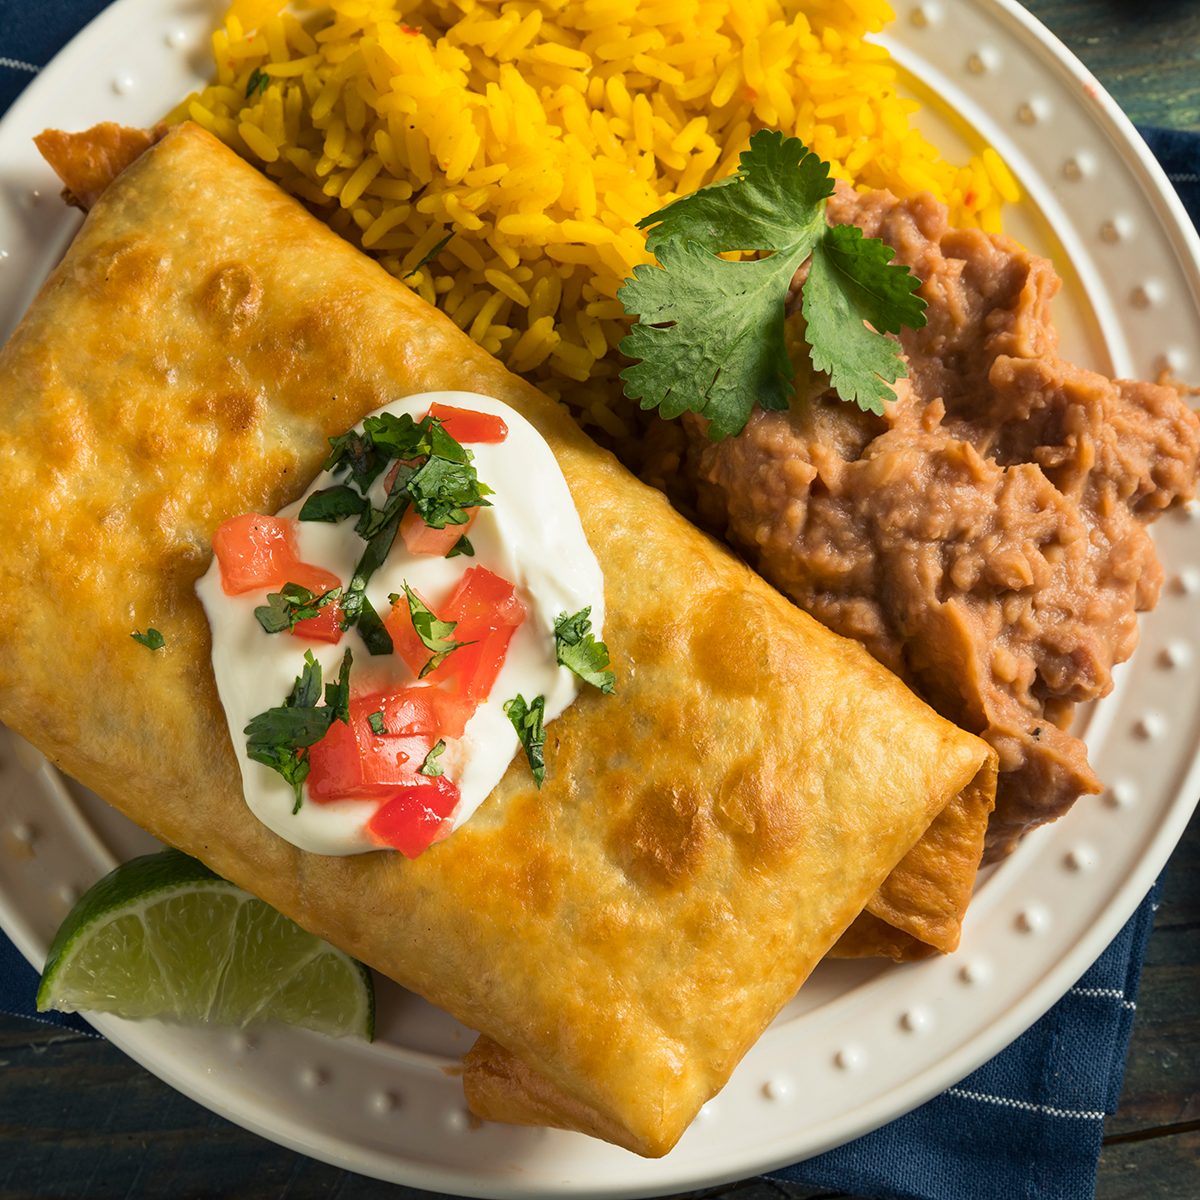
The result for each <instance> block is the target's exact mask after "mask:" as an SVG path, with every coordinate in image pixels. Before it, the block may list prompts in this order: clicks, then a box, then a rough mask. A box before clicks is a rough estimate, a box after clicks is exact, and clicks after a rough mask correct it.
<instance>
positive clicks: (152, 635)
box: [129, 626, 167, 650]
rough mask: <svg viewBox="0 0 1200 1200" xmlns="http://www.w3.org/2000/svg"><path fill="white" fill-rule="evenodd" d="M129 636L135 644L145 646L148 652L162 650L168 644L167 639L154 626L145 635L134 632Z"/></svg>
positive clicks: (137, 631)
mask: <svg viewBox="0 0 1200 1200" xmlns="http://www.w3.org/2000/svg"><path fill="white" fill-rule="evenodd" d="M129 636H130V637H131V638H133V640H134V641H135V642H139V643H141V645H143V646H145V647H146V649H147V650H161V649H162V648H163V647H164V646H165V645H166V644H167V640H166V638H164V637H163V635H162V634H161V633H159V631H158V630H157V629H155V628H154V627H153V626H151V627H150V628H149V629H147V630H146V632H145V633H142V632H140V631H139V630H134V632H133V633H131V634H130V635H129Z"/></svg>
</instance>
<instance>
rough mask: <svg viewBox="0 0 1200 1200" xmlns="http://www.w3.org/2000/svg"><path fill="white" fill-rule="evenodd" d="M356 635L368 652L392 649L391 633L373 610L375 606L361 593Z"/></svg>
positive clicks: (390, 650) (374, 652)
mask: <svg viewBox="0 0 1200 1200" xmlns="http://www.w3.org/2000/svg"><path fill="white" fill-rule="evenodd" d="M358 636H359V637H360V638H362V640H363V643H364V644H365V645H366V647H367V652H368V653H369V654H373V655H375V654H391V653H392V650H393V648H394V647H393V646H392V635H391V634H390V633H388V631H387V626H386V625H385V624H384V623H383V619H382V618H381V617H380V615H379V614H378V613H377V612H376V611H375V606H374V605H373V604H372V603H371V601H370V600H369V599H368V598H367V594H366V592H364V593H363V594H362V599H361V601H360V603H359V610H358Z"/></svg>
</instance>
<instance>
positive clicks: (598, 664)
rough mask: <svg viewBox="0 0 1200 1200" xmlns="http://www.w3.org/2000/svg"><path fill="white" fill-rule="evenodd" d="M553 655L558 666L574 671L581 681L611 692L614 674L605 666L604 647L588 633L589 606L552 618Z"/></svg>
mask: <svg viewBox="0 0 1200 1200" xmlns="http://www.w3.org/2000/svg"><path fill="white" fill-rule="evenodd" d="M554 657H555V658H556V659H557V661H558V663H559V665H560V666H564V667H567V668H568V669H569V670H571V671H574V672H575V674H576V675H578V676H579V678H580V679H582V680H583V681H584V683H590V684H591V685H592V687H597V688H599V689H600V690H601V691H602V692H603V693H604V694H605V695H606V696H607V695H610V694H611V693H612V690H613V688H614V687H615V686H616V682H617V677H616V676H615V675H614V674H613V673H612V671H610V670H608V663H609V659H608V647H607V646H606V645H605V644H604V643H603V642H598V641H596V635H595V634H594V633H592V608H591V605H588V607H587V608H581V609H580V610H579V611H578V612H577V613H574V614H571V615H568V614H567V613H563V614H562V615H561V616H560V617H557V618H555V621H554Z"/></svg>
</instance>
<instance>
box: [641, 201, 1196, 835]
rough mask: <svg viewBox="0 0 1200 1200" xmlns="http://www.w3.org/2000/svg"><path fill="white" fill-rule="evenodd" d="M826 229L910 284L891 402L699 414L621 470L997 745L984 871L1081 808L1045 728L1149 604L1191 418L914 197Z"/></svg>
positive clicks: (1101, 672) (1107, 684)
mask: <svg viewBox="0 0 1200 1200" xmlns="http://www.w3.org/2000/svg"><path fill="white" fill-rule="evenodd" d="M828 212H829V219H830V221H832V222H834V223H837V224H842V223H854V224H856V225H859V226H861V227H862V229H863V230H864V232H865V233H866V234H867V235H868V236H869V237H878V238H881V239H883V241H885V242H886V243H887V244H888V245H889V246H891V247H893V249H894V250H895V251H896V256H897V258H898V259H899V261H901V262H903V263H905V264H907V265H908V266H909V267H910V268H911V269H912V270H913V272H914V273H915V274H916V275H917V276H918V278H920V279H921V280H922V281H923V283H922V286H921V289H920V295H921V296H923V297H924V299H925V300H926V301H927V302H928V305H929V309H928V313H927V316H928V323H927V324H926V326H925V327H924V328H923V329H920V330H915V331H906V332H905V333H904V334H903V335H902V336H901V338H900V341H901V343H902V346H903V349H904V352H905V355H906V357H907V361H908V370H909V379H908V380H902V381H901V382H900V383H899V385H898V386H897V389H896V390H897V396H896V400H895V401H894V402H893V403H891V404H889V405H887V411H886V412H885V413H884V415H883V416H881V417H876V416H872V415H870V414H866V413H863V412H860V411H859V410H858V409H857V408H856V407H855V406H854V405H852V404H847V403H844V402H842V401H840V400H838V398H837V397H836V396H835V395H833V394H832V393H830V392H829V391H828V390H825V391H824V392H821V390H820V387H821V384H820V382H818V383H817V385H816V386H815V387H814V388H810V389H808V390H809V395H807V396H799V397H798V399H797V400H796V401H795V402H794V403H793V404H792V407H791V410H790V411H788V412H762V411H756V412H755V414H754V415H753V416H752V417H751V419H750V422H749V424H748V425H747V427H746V429H745V430H744V431H743V432H742V433H741V434H740V435H739V436H737V437H734V438H729V439H727V440H725V441H722V442H717V443H714V442H710V441H709V440H708V438H707V436H706V431H705V422H703V421H702V420H701V419H699V418H696V417H693V416H688V417H686V418H685V420H684V421H683V422H682V423H680V424H671V425H667V424H666V423H659V425H658V427H657V428H656V429H655V431H654V432H653V434H652V435H651V439H650V441H651V448H650V452H649V454H648V456H647V459H646V464H647V465H646V467H645V470H644V472H643V473H644V474H645V476H646V477H647V479H648V481H649V482H652V483H655V484H656V485H657V486H660V487H663V488H664V489H665V490H666V491H668V493H669V494H671V495H672V497H673V498H674V499H675V500H676V501H677V502H679V503H681V504H682V505H683V506H684V507H685V508H689V509H692V510H693V511H694V513H695V514H696V515H697V516H698V518H699V519H700V521H701V522H702V523H703V524H705V525H706V526H708V527H709V528H711V529H712V530H713V531H714V532H716V533H717V534H719V535H721V536H723V537H724V538H725V539H726V540H727V541H729V542H730V543H731V544H732V545H734V546H735V547H736V548H738V549H739V550H740V551H741V552H742V553H743V554H744V556H745V557H746V558H747V559H748V560H749V562H750V563H751V564H752V565H753V566H755V567H756V568H757V569H758V571H759V572H760V573H761V574H762V575H764V576H765V577H766V578H767V579H769V580H770V581H771V582H772V583H774V584H775V585H776V586H777V587H778V588H780V589H781V590H782V591H783V592H785V593H786V594H787V595H788V596H790V597H791V598H792V599H793V600H794V601H795V602H796V603H797V604H799V605H800V606H801V607H803V608H805V609H807V610H808V611H809V612H810V613H812V614H813V615H814V616H816V617H817V618H818V619H819V620H821V621H823V622H824V623H825V624H826V625H828V626H830V627H831V628H833V629H835V630H837V631H838V632H840V633H842V634H845V635H847V636H849V637H853V638H856V639H858V640H859V641H860V642H862V643H863V644H864V645H865V646H866V647H867V648H868V649H869V650H870V651H871V652H872V653H873V654H874V655H875V657H876V658H878V659H879V660H880V661H881V662H883V663H885V664H886V665H887V666H888V667H890V668H891V669H892V670H893V671H895V672H896V673H897V674H898V675H900V676H901V677H902V678H904V679H905V680H907V681H908V683H909V684H910V685H911V686H912V687H913V688H914V689H915V690H916V691H917V692H918V693H919V694H920V695H922V696H923V697H924V698H925V699H926V700H927V701H928V702H929V703H930V704H931V705H933V707H934V708H936V709H938V710H939V711H940V712H941V713H942V714H943V715H945V716H947V717H949V718H950V719H952V720H953V721H955V722H956V723H957V724H959V725H961V726H963V727H964V728H966V729H969V730H971V731H973V732H976V733H979V734H981V735H982V736H983V737H984V738H986V739H987V740H988V741H989V742H990V743H991V744H992V745H993V746H994V747H995V748H996V750H997V752H998V754H999V757H1000V770H1001V775H1000V785H999V789H998V792H997V800H996V811H995V813H994V815H993V817H992V821H991V824H990V825H989V828H988V839H987V846H988V857H990V858H997V857H1001V856H1003V855H1004V854H1007V853H1008V852H1009V851H1010V850H1011V849H1012V847H1013V846H1014V845H1015V844H1016V841H1017V839H1018V838H1020V836H1021V835H1022V834H1023V833H1024V832H1025V831H1026V830H1028V829H1030V828H1032V827H1033V826H1035V825H1040V824H1042V823H1044V822H1046V821H1051V820H1053V819H1054V818H1056V817H1058V816H1060V815H1061V814H1062V813H1063V812H1065V811H1066V810H1067V809H1068V808H1069V807H1070V805H1071V804H1072V803H1073V802H1074V801H1075V800H1076V799H1077V798H1078V797H1079V796H1080V795H1081V794H1084V793H1088V792H1096V791H1098V790H1099V783H1098V781H1097V779H1096V776H1095V775H1094V773H1093V772H1092V769H1091V767H1090V766H1089V765H1088V761H1087V753H1086V750H1085V748H1084V745H1083V743H1082V742H1081V741H1080V740H1079V739H1078V738H1076V737H1073V736H1072V735H1071V734H1070V733H1069V732H1068V726H1069V724H1070V721H1071V716H1072V712H1073V710H1074V707H1075V705H1077V704H1079V703H1081V702H1083V701H1087V700H1094V699H1096V698H1097V697H1099V696H1103V695H1104V694H1105V693H1106V692H1108V691H1109V690H1110V689H1111V687H1112V669H1113V666H1114V665H1115V664H1116V663H1119V662H1122V661H1123V660H1125V659H1126V658H1128V657H1129V655H1130V654H1131V653H1132V652H1133V648H1134V646H1135V644H1136V642H1137V625H1136V613H1137V612H1138V611H1140V610H1145V609H1148V608H1150V607H1152V606H1153V605H1154V603H1155V602H1156V600H1157V598H1158V594H1159V589H1160V587H1161V584H1162V567H1161V566H1160V564H1159V562H1158V559H1157V557H1156V555H1155V552H1154V546H1153V544H1152V543H1151V541H1150V537H1149V535H1148V533H1147V530H1146V526H1147V525H1148V523H1149V522H1150V521H1152V520H1153V519H1154V518H1155V517H1156V516H1157V515H1158V514H1159V513H1160V512H1162V511H1163V510H1164V509H1165V508H1167V507H1168V506H1169V505H1171V504H1172V503H1174V502H1176V501H1177V500H1180V499H1183V498H1187V497H1189V496H1191V495H1192V493H1193V491H1194V489H1195V485H1196V477H1197V460H1198V455H1200V419H1198V418H1197V416H1196V415H1195V414H1194V413H1193V412H1192V411H1191V410H1190V409H1189V408H1188V406H1187V405H1186V404H1185V402H1184V400H1183V397H1182V395H1181V391H1180V389H1177V388H1174V387H1170V386H1164V385H1159V384H1152V383H1136V382H1130V381H1126V380H1118V381H1115V382H1114V381H1112V380H1110V379H1107V378H1106V377H1104V376H1102V375H1098V374H1096V373H1095V372H1093V371H1088V370H1084V369H1083V368H1080V367H1076V366H1073V365H1071V364H1070V363H1068V362H1065V361H1063V359H1062V358H1060V357H1059V354H1058V337H1057V334H1056V332H1055V330H1054V327H1053V325H1052V324H1051V321H1050V313H1049V307H1050V301H1051V298H1052V297H1053V296H1054V295H1055V293H1056V292H1057V291H1058V288H1059V284H1060V281H1059V278H1058V276H1057V275H1056V274H1055V272H1054V269H1053V267H1052V266H1051V265H1050V263H1048V262H1047V261H1046V260H1045V259H1043V258H1039V257H1038V256H1037V255H1034V254H1031V253H1029V252H1028V251H1027V250H1025V249H1023V248H1022V247H1021V246H1019V245H1017V244H1016V243H1015V242H1013V241H1012V240H1010V239H1008V238H1005V237H1000V236H994V235H988V234H984V233H981V232H979V231H977V230H962V229H952V228H950V227H949V226H948V224H947V218H946V211H945V209H944V208H943V207H942V206H941V205H939V204H938V203H936V202H935V201H934V200H932V199H931V198H929V197H927V196H925V197H917V198H915V199H912V200H905V201H899V200H897V199H896V198H895V197H894V196H892V195H890V194H889V193H887V192H872V193H865V194H863V193H855V192H853V191H851V190H849V189H848V188H845V187H840V188H839V190H838V192H837V194H836V196H834V197H833V198H832V199H831V200H830V202H829V210H828ZM799 391H800V389H799V388H798V392H799Z"/></svg>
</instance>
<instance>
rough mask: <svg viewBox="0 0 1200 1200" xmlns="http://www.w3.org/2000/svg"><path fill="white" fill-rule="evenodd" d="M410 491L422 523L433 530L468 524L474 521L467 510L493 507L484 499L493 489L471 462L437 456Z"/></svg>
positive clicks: (417, 476) (418, 474) (414, 479)
mask: <svg viewBox="0 0 1200 1200" xmlns="http://www.w3.org/2000/svg"><path fill="white" fill-rule="evenodd" d="M407 491H408V495H409V497H410V498H411V500H412V503H413V507H414V508H415V509H416V510H417V512H418V513H420V514H421V520H423V521H424V522H425V524H426V525H428V526H429V527H430V528H431V529H445V528H446V526H447V525H465V524H466V523H467V522H468V521H469V520H470V519H471V515H470V513H468V512H467V509H468V508H480V507H491V502H490V501H488V500H485V499H484V497H485V496H490V495H491V494H492V489H491V488H490V487H488V485H487V484H486V483H480V481H479V476H478V475H477V474H476V473H475V468H474V467H473V466H471V465H470V463H459V462H453V461H451V460H450V459H446V458H439V457H436V456H434V455H430V457H429V458H428V459H427V460H426V462H425V464H424V465H423V466H422V467H420V468H419V469H418V470H417V471H415V472H414V473H413V475H412V477H411V478H410V479H409V480H408V484H407Z"/></svg>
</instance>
